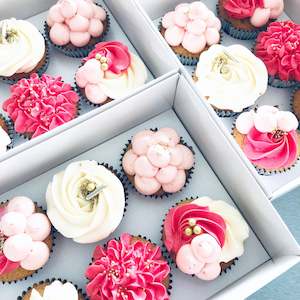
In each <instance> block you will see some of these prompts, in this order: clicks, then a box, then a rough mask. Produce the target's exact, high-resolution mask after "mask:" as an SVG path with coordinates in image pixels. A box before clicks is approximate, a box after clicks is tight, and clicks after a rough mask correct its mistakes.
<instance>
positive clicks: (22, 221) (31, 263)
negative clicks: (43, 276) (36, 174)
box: [0, 197, 51, 275]
mask: <svg viewBox="0 0 300 300" xmlns="http://www.w3.org/2000/svg"><path fill="white" fill-rule="evenodd" d="M50 232H51V224H50V222H49V220H48V218H47V216H46V215H44V214H42V213H35V205H34V203H33V201H32V200H31V199H29V198H27V197H15V198H13V199H11V200H10V201H9V202H8V204H7V205H6V206H5V207H2V208H1V209H0V275H3V274H7V273H10V272H12V271H14V270H16V269H17V268H19V267H22V268H23V269H25V270H29V271H34V270H37V269H40V268H41V267H43V266H44V265H45V264H46V262H47V261H48V259H49V256H50V251H49V248H48V246H47V244H46V243H44V242H43V241H44V240H45V239H46V238H47V237H48V236H49V234H50Z"/></svg>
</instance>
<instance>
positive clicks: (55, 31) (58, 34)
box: [49, 23, 70, 46]
mask: <svg viewBox="0 0 300 300" xmlns="http://www.w3.org/2000/svg"><path fill="white" fill-rule="evenodd" d="M49 35H50V39H51V41H52V42H53V43H54V44H56V45H58V46H64V45H66V44H68V43H69V42H70V30H69V28H68V26H67V25H65V24H60V23H55V24H54V25H53V27H52V28H51V29H50V33H49Z"/></svg>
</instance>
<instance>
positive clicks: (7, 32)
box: [0, 19, 49, 83]
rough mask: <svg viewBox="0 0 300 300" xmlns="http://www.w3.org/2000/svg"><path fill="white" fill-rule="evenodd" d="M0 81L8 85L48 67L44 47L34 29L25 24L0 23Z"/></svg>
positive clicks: (22, 21)
mask: <svg viewBox="0 0 300 300" xmlns="http://www.w3.org/2000/svg"><path fill="white" fill-rule="evenodd" d="M0 30H1V36H0V79H1V80H3V81H6V82H8V83H14V82H17V81H18V80H19V79H21V78H24V77H29V76H30V75H31V74H32V73H38V74H39V75H41V74H42V73H44V72H45V71H46V69H47V67H48V61H49V57H48V56H49V54H48V44H47V42H46V41H45V39H44V37H43V36H42V34H41V33H40V32H39V31H38V29H37V28H36V27H35V26H34V25H32V24H31V23H30V22H28V21H24V20H16V19H7V20H2V21H0Z"/></svg>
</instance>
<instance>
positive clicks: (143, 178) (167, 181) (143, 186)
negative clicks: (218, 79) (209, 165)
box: [122, 128, 194, 195]
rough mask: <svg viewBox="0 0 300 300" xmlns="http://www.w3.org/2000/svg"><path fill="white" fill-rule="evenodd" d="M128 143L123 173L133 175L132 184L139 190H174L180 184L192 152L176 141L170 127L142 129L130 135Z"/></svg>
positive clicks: (189, 163)
mask: <svg viewBox="0 0 300 300" xmlns="http://www.w3.org/2000/svg"><path fill="white" fill-rule="evenodd" d="M131 145H132V149H130V150H128V151H127V152H126V153H125V155H124V157H123V160H122V165H123V169H124V171H125V173H126V174H127V175H129V176H134V186H135V188H136V189H137V190H138V191H139V192H140V193H141V194H143V195H153V194H155V193H157V192H159V191H160V190H161V189H162V191H163V192H166V193H176V192H178V191H180V190H181V189H182V188H183V187H184V185H185V183H186V170H189V169H191V168H192V167H193V165H194V155H193V153H192V151H191V150H190V149H189V148H188V147H186V146H184V145H182V144H181V143H180V137H179V135H178V134H177V132H176V131H175V130H174V129H172V128H161V129H159V130H158V131H156V132H155V131H152V130H143V131H141V132H139V133H137V134H136V135H134V137H133V139H132V142H131Z"/></svg>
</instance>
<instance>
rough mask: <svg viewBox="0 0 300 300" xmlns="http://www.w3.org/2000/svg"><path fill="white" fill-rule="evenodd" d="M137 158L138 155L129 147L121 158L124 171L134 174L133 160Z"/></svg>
mask: <svg viewBox="0 0 300 300" xmlns="http://www.w3.org/2000/svg"><path fill="white" fill-rule="evenodd" d="M137 158H138V156H137V155H136V154H135V153H134V152H133V151H132V150H131V149H130V150H128V151H127V152H126V153H125V155H124V157H123V160H122V166H123V169H124V171H125V172H126V173H127V174H128V175H134V174H135V171H134V162H135V161H136V159H137Z"/></svg>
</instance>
